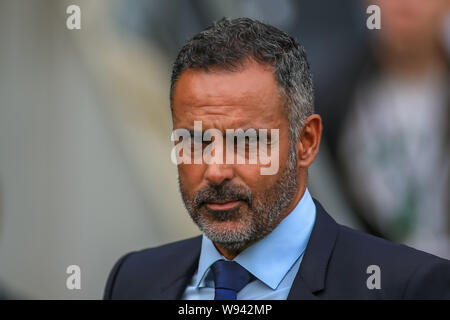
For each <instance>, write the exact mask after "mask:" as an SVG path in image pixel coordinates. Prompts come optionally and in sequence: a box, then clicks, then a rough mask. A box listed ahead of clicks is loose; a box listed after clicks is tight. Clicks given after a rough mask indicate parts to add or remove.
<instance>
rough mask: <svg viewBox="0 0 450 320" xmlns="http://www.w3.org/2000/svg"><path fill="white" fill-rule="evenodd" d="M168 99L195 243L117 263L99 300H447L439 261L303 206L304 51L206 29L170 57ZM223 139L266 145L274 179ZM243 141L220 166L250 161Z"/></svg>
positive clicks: (243, 23)
mask: <svg viewBox="0 0 450 320" xmlns="http://www.w3.org/2000/svg"><path fill="white" fill-rule="evenodd" d="M170 98H171V108H172V116H173V126H174V129H175V131H177V130H178V132H180V130H181V131H183V130H184V131H183V132H189V133H190V135H192V138H193V139H194V143H191V144H189V148H188V149H182V151H183V152H182V154H181V152H180V153H179V154H177V159H178V160H180V158H182V159H183V161H179V162H177V164H178V174H179V184H180V191H181V195H182V198H183V201H184V203H185V205H186V208H187V211H188V212H189V214H190V216H191V217H192V219H193V221H194V222H195V223H196V224H197V225H198V227H199V228H200V229H201V230H202V232H203V235H202V236H198V237H195V238H192V239H187V240H184V241H179V242H176V243H172V244H168V245H165V246H161V247H158V248H152V249H147V250H142V251H139V252H132V253H129V254H127V255H125V256H123V257H122V258H121V259H120V260H119V261H118V262H117V263H116V265H115V266H114V268H113V270H112V271H111V274H110V276H109V278H108V281H107V284H106V288H105V294H104V298H105V299H216V300H219V299H231V300H234V299H402V298H406V299H408V298H412V299H414V298H417V299H421V298H450V263H449V262H448V261H447V260H444V259H441V258H438V257H435V256H432V255H429V254H426V253H424V252H420V251H417V250H414V249H412V248H409V247H406V246H403V245H397V244H393V243H389V242H387V241H385V240H382V239H379V238H375V237H373V236H370V235H367V234H364V233H361V232H358V231H355V230H352V229H349V228H347V227H344V226H341V225H338V224H337V223H336V222H335V221H334V220H333V219H332V218H331V217H330V216H329V215H328V214H327V213H326V212H325V210H324V209H323V207H322V206H321V205H320V204H319V202H317V201H315V200H313V199H312V198H311V195H310V194H309V191H308V189H307V182H308V167H309V166H310V165H311V163H312V162H313V160H314V158H315V157H316V155H317V153H318V150H319V145H320V137H321V132H322V124H321V118H320V117H319V116H318V115H317V114H314V113H313V86H312V81H311V76H310V73H309V66H308V63H307V60H306V55H305V52H304V50H303V48H302V47H301V46H300V45H298V44H297V43H296V42H295V40H294V39H292V38H291V37H290V36H289V35H287V34H286V33H284V32H282V31H280V30H278V29H276V28H274V27H272V26H269V25H266V24H263V23H261V22H258V21H254V20H251V19H247V18H240V19H234V20H228V19H222V20H220V21H219V22H217V23H214V24H213V25H212V26H210V27H208V28H207V29H206V30H204V31H203V32H201V33H199V34H198V35H196V36H195V37H194V38H192V39H191V40H190V41H189V42H188V43H187V44H186V45H185V46H184V47H183V48H182V49H181V51H180V53H179V55H178V57H177V59H176V61H175V64H174V67H173V73H172V83H171V94H170ZM196 122H197V124H198V122H201V132H200V133H199V132H198V131H199V129H198V126H196ZM230 129H232V130H237V129H242V130H246V132H250V131H249V130H251V129H253V130H254V132H266V133H270V134H268V135H267V139H263V136H262V134H259V135H257V136H256V137H253V138H255V139H256V140H260V141H259V145H258V153H260V152H261V149H262V146H264V144H263V143H261V142H264V143H267V144H268V145H270V150H271V152H270V158H271V159H272V160H273V159H274V156H278V161H279V168H277V169H278V170H276V172H274V173H273V174H262V172H263V171H262V169H263V168H267V167H268V166H270V165H271V164H270V163H268V162H267V161H266V160H267V157H266V158H264V157H259V158H257V159H259V160H258V161H256V162H251V161H246V162H245V163H242V162H239V161H222V160H223V159H222V158H223V157H224V155H225V154H227V156H228V153H229V152H230V149H229V145H228V140H227V145H226V146H225V147H223V149H222V145H221V144H219V141H220V140H221V139H222V137H220V136H219V135H217V132H219V133H220V134H221V135H223V136H226V138H228V135H229V131H228V130H230ZM261 129H262V130H266V131H261ZM209 130H216V131H209ZM277 130H278V131H277ZM207 132H215V134H212V135H213V136H214V139H212V138H211V134H209V139H208V138H205V136H207V135H208V134H207ZM272 133H277V134H273V135H272ZM199 137H200V138H201V141H198V138H199ZM190 138H191V136H189V137H187V138H186V137H184V139H183V141H179V140H176V139H175V141H178V143H177V145H181V144H183V143H185V142H191V139H190ZM185 140H186V141H185ZM212 140H213V142H214V143H217V145H219V148H217V145H215V147H216V148H214V152H211V148H210V146H211V144H213V142H212V143H211V144H208V143H205V142H208V141H212ZM238 140H239V137H238ZM250 140H251V139H248V141H247V140H246V144H245V150H244V152H245V154H244V155H243V154H242V153H241V152H240V151H239V149H238V148H237V149H234V144H231V148H232V149H231V154H232V156H233V159H231V160H234V158H235V156H236V158H240V159H241V160H242V158H244V160H246V159H247V158H250V155H251V154H252V152H254V151H251V143H250ZM233 141H234V137H233ZM247 142H248V143H247ZM192 146H193V149H191V147H192ZM273 146H275V148H272V147H273ZM198 148H200V151H204V152H205V153H207V152H206V151H207V149H208V148H209V149H208V151H210V155H211V156H213V157H214V161H206V160H207V158H208V157H205V158H204V159H203V157H198V154H196V150H197V151H199V150H198ZM180 150H181V148H180V149H177V152H178V151H180ZM274 150H275V151H274ZM241 151H242V150H241ZM267 153H269V152H267ZM274 153H277V154H274ZM192 154H194V157H192ZM192 159H193V160H194V161H190V160H192ZM209 160H211V159H209ZM247 160H248V159H247Z"/></svg>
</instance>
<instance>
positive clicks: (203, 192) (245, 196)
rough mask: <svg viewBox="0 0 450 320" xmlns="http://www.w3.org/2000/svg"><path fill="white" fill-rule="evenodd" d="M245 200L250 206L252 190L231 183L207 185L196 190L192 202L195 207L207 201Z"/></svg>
mask: <svg viewBox="0 0 450 320" xmlns="http://www.w3.org/2000/svg"><path fill="white" fill-rule="evenodd" d="M237 200H241V201H245V202H247V203H248V204H249V206H251V203H252V201H251V200H252V192H251V190H250V189H249V188H247V187H244V186H241V185H235V184H231V183H222V184H219V185H207V186H206V187H204V188H202V189H200V190H199V191H197V192H196V193H195V195H194V199H193V201H192V204H193V206H194V207H195V208H197V209H198V208H199V207H201V206H202V205H203V204H205V203H207V202H228V201H237Z"/></svg>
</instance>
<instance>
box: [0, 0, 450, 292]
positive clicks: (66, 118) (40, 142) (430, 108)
mask: <svg viewBox="0 0 450 320" xmlns="http://www.w3.org/2000/svg"><path fill="white" fill-rule="evenodd" d="M71 4H75V5H78V6H80V8H81V30H68V29H67V27H66V19H67V17H68V14H66V8H67V7H68V6H69V5H71ZM370 4H377V5H379V6H380V8H381V29H380V30H369V29H368V28H367V26H366V20H367V18H368V17H369V14H367V13H366V9H367V7H368V6H369V5H370ZM449 10H450V1H449V0H428V1H423V0H396V1H390V0H378V1H361V0H341V1H333V0H314V1H312V0H311V1H295V0H278V1H270V0H240V1H238V0H229V1H219V0H215V1H211V0H173V1H164V0H127V1H125V0H85V1H81V0H70V1H65V0H39V1H28V0H0V298H3V299H14V298H23V299H99V298H101V296H102V292H103V288H104V284H105V282H106V278H107V275H108V273H109V271H110V270H111V268H112V266H113V264H114V263H115V261H116V260H117V259H118V258H119V257H120V256H122V255H123V254H125V253H126V252H129V251H131V250H137V249H142V248H147V247H152V246H156V245H160V244H164V243H167V242H171V241H175V240H180V239H183V238H186V237H190V236H194V235H197V234H199V231H198V230H197V228H196V226H195V225H194V224H193V223H192V222H191V220H190V218H189V216H188V214H187V212H186V211H185V209H184V207H183V204H182V201H181V197H180V195H179V192H178V184H177V173H176V167H175V166H174V165H173V164H172V162H171V161H170V150H171V147H172V145H171V142H170V133H171V118H170V110H169V101H168V92H169V81H170V72H171V63H172V62H173V60H174V59H175V57H176V54H177V51H178V50H179V49H180V48H181V46H182V45H183V43H184V42H185V41H186V40H187V39H189V38H190V37H191V36H193V35H194V34H195V33H197V32H199V31H200V30H202V29H203V28H205V27H206V26H208V25H209V24H210V23H211V22H212V21H213V20H218V19H220V18H221V17H223V16H227V17H232V18H233V17H243V16H247V17H251V18H257V19H259V20H261V21H263V22H267V23H270V24H273V25H275V26H277V27H279V28H280V29H282V30H284V31H286V32H288V33H290V34H291V35H293V36H294V37H295V38H296V39H297V40H298V41H299V42H300V43H301V44H302V45H303V46H304V47H305V48H306V52H307V55H308V58H309V61H310V65H311V69H312V73H313V78H314V84H315V88H316V102H315V103H316V111H317V112H318V113H319V114H320V115H321V116H322V118H323V121H324V138H323V144H322V146H321V151H320V153H319V157H318V159H317V160H316V162H315V164H314V165H313V166H312V168H311V170H310V189H311V193H312V194H313V196H314V197H316V198H317V199H319V200H320V201H321V203H322V204H323V205H324V206H325V208H327V209H328V211H329V212H330V213H331V214H332V215H333V217H334V218H335V219H336V220H337V221H338V222H340V223H343V224H346V225H348V226H351V227H354V228H357V229H360V230H364V231H366V232H370V233H372V234H375V235H378V236H382V237H384V238H387V239H389V240H392V241H395V242H399V243H406V244H408V245H410V246H413V247H415V248H418V249H421V250H424V251H427V252H430V253H433V254H436V255H439V256H441V257H446V258H450V213H449V209H450V200H449V198H450V197H449V193H450V192H449V191H450V181H449V166H450V165H449V163H450V152H449V151H450V68H449V66H450V11H449ZM73 264H75V265H79V266H80V268H81V290H68V289H67V288H66V279H67V277H68V276H69V275H68V274H66V268H67V266H69V265H73Z"/></svg>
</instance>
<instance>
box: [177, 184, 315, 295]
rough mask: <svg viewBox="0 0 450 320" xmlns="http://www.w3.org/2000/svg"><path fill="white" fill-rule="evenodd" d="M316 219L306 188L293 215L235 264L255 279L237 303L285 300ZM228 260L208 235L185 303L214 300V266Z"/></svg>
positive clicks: (246, 250) (245, 288) (240, 293)
mask: <svg viewBox="0 0 450 320" xmlns="http://www.w3.org/2000/svg"><path fill="white" fill-rule="evenodd" d="M315 219H316V206H315V204H314V201H313V200H312V198H311V195H310V194H309V191H308V189H306V191H305V193H304V195H303V197H302V199H301V200H300V201H299V203H298V204H297V206H296V207H295V208H294V210H292V212H291V213H290V214H289V215H287V216H286V217H285V218H284V219H283V220H282V221H281V222H280V224H279V225H278V226H277V227H276V228H275V229H274V230H273V231H272V232H271V233H270V234H268V235H267V236H266V237H265V238H263V239H261V240H260V241H258V242H256V243H255V244H253V245H251V246H250V247H248V248H247V249H245V250H244V251H242V252H241V253H240V254H238V255H237V256H236V257H235V258H234V261H236V262H237V263H239V264H240V265H241V266H243V267H244V268H246V269H247V270H248V271H249V272H250V273H252V274H253V275H254V276H255V279H254V280H253V281H251V282H250V283H249V284H247V285H246V286H245V287H244V288H243V289H242V290H241V291H239V293H238V295H237V299H238V300H263V299H264V300H285V299H286V298H287V296H288V294H289V291H290V289H291V286H292V283H293V282H294V278H295V276H296V275H297V271H298V269H299V267H300V263H301V261H302V258H303V253H304V251H305V248H306V245H307V244H308V241H309V237H310V235H311V231H312V229H313V226H314V222H315ZM220 259H224V260H227V259H226V258H225V257H224V256H222V255H221V254H220V252H219V251H218V250H217V249H216V247H215V246H214V244H213V242H212V241H211V240H210V239H208V238H207V237H206V236H205V235H203V238H202V247H201V252H200V260H199V265H198V269H197V271H196V272H195V274H194V276H193V277H192V280H191V282H190V283H189V285H188V286H187V287H186V290H185V291H184V294H183V296H182V299H183V300H213V299H214V278H213V274H212V272H211V271H210V267H211V265H212V264H213V263H214V262H216V261H217V260H220Z"/></svg>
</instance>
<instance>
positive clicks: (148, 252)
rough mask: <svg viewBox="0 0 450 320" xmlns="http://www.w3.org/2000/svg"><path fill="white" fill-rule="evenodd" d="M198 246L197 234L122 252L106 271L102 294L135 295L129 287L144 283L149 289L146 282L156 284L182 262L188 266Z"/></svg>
mask: <svg viewBox="0 0 450 320" xmlns="http://www.w3.org/2000/svg"><path fill="white" fill-rule="evenodd" d="M200 246H201V236H197V237H193V238H189V239H185V240H180V241H176V242H172V243H168V244H165V245H161V246H158V247H153V248H147V249H142V250H139V251H133V252H129V253H127V254H125V255H123V256H122V257H121V258H120V259H119V260H118V261H117V262H116V263H115V264H114V266H113V268H112V270H111V272H110V273H109V276H108V279H107V282H106V286H105V291H104V295H103V298H104V299H117V298H119V299H120V297H129V296H134V295H135V294H134V293H132V292H131V291H134V292H136V291H139V289H140V288H142V289H144V287H143V285H142V284H143V283H145V284H147V285H146V286H145V288H148V289H150V290H151V285H149V284H153V285H154V286H158V285H159V284H160V283H161V282H162V281H164V280H167V279H169V278H170V276H171V275H172V274H173V275H174V276H175V275H176V274H177V273H179V272H180V267H181V268H182V266H183V264H185V266H186V267H189V266H190V264H191V262H192V261H193V260H192V259H194V258H195V256H196V255H197V253H198V254H199V253H200ZM187 260H189V262H188V261H187ZM191 260H192V261H191ZM142 294H143V293H142V292H141V293H140V294H138V295H139V296H140V295H142Z"/></svg>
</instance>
